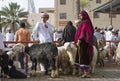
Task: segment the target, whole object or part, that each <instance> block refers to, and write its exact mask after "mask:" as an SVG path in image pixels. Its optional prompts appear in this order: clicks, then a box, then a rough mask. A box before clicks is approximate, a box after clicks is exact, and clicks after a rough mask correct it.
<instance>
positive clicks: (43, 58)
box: [0, 41, 120, 77]
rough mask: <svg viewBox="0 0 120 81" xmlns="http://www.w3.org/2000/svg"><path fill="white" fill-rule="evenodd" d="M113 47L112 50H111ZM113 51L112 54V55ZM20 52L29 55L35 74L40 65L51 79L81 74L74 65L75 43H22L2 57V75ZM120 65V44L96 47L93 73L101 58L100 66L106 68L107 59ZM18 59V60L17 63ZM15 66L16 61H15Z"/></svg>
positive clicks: (100, 43)
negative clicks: (26, 44) (64, 75)
mask: <svg viewBox="0 0 120 81" xmlns="http://www.w3.org/2000/svg"><path fill="white" fill-rule="evenodd" d="M110 47H111V50H110V49H109V48H110ZM110 51H111V54H110ZM19 52H23V53H26V54H28V56H29V59H30V61H31V62H32V66H31V67H33V69H32V70H34V71H35V72H36V70H37V65H38V64H40V63H41V64H43V65H44V67H45V70H46V71H45V73H46V74H48V71H49V70H50V73H51V77H59V76H60V74H61V73H64V74H70V73H71V75H75V74H76V71H77V72H78V73H79V74H81V70H80V69H79V70H76V66H75V65H74V64H75V63H76V62H75V60H76V53H77V46H75V44H74V43H73V42H66V43H65V44H64V45H62V46H57V45H56V44H54V43H42V44H32V45H29V46H24V45H23V44H21V43H17V44H13V45H11V46H9V48H7V51H6V52H5V53H4V54H3V55H2V56H0V68H1V72H2V73H1V75H2V74H4V70H5V69H6V67H8V68H9V66H10V65H9V59H14V58H18V54H19ZM112 56H114V57H115V58H114V61H115V62H116V63H117V64H120V44H118V45H117V46H116V47H115V46H114V45H112V44H111V46H109V45H107V46H104V47H103V45H102V42H101V41H98V49H97V48H96V46H94V55H93V59H92V61H91V65H90V66H91V73H94V72H95V66H96V64H97V60H98V58H99V62H98V63H99V65H100V66H102V67H104V60H105V58H106V57H107V58H108V59H112ZM17 60H18V59H16V61H17ZM13 64H14V60H13Z"/></svg>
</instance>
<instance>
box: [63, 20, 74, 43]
mask: <svg viewBox="0 0 120 81" xmlns="http://www.w3.org/2000/svg"><path fill="white" fill-rule="evenodd" d="M75 32H76V28H75V27H74V26H73V23H72V21H68V22H67V25H66V27H65V28H64V30H63V34H62V39H63V40H64V42H71V41H74V36H75Z"/></svg>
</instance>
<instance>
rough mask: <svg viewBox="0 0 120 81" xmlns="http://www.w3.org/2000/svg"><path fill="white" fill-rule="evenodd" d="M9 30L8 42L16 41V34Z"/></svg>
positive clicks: (7, 34)
mask: <svg viewBox="0 0 120 81" xmlns="http://www.w3.org/2000/svg"><path fill="white" fill-rule="evenodd" d="M7 30H8V31H7V33H6V41H14V33H13V32H12V30H11V28H8V29H7Z"/></svg>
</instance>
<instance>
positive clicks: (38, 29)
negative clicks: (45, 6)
mask: <svg viewBox="0 0 120 81" xmlns="http://www.w3.org/2000/svg"><path fill="white" fill-rule="evenodd" d="M41 18H42V21H40V22H38V23H37V24H36V26H35V27H34V29H33V32H32V35H33V37H34V40H39V41H40V44H41V43H45V42H53V30H52V27H51V25H50V23H49V22H47V21H48V19H49V15H48V14H47V13H43V14H42V16H41ZM40 67H41V71H45V68H44V66H43V65H42V64H40Z"/></svg>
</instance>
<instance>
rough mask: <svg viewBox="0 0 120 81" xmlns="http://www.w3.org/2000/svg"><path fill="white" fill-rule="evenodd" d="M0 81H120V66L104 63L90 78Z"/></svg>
mask: <svg viewBox="0 0 120 81" xmlns="http://www.w3.org/2000/svg"><path fill="white" fill-rule="evenodd" d="M1 81H120V65H116V64H115V63H109V62H106V63H105V67H98V66H97V67H96V70H95V73H94V74H91V78H86V79H85V78H84V79H83V78H80V77H77V76H72V75H61V76H60V77H59V78H50V76H48V75H40V74H39V75H37V76H36V77H35V76H34V77H29V78H27V79H10V78H9V79H6V78H5V79H2V80H1Z"/></svg>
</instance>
